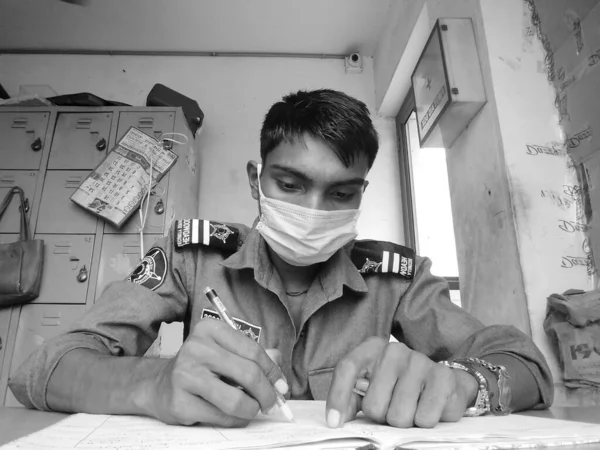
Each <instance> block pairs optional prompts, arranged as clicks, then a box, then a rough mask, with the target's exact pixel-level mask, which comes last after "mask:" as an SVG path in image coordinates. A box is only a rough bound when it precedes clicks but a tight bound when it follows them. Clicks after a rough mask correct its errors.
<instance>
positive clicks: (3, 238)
mask: <svg viewBox="0 0 600 450" xmlns="http://www.w3.org/2000/svg"><path fill="white" fill-rule="evenodd" d="M18 240H19V235H18V234H0V244H10V243H11V242H17V241H18Z"/></svg>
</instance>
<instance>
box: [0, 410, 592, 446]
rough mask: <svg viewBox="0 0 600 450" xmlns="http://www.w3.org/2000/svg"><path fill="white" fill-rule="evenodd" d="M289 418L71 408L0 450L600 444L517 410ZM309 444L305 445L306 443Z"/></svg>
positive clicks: (582, 428)
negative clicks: (181, 417)
mask: <svg viewBox="0 0 600 450" xmlns="http://www.w3.org/2000/svg"><path fill="white" fill-rule="evenodd" d="M289 405H290V407H291V408H292V410H293V412H294V416H295V420H296V423H289V422H286V421H285V419H284V418H283V417H281V416H278V415H275V416H273V417H270V416H259V417H257V418H256V419H255V420H253V421H252V422H251V423H250V424H249V425H248V427H246V428H237V429H231V428H217V427H208V426H201V425H198V426H193V427H181V426H172V425H165V424H163V423H161V422H158V421H156V420H154V419H149V418H143V417H134V416H107V415H90V414H76V415H73V416H70V417H68V418H66V419H65V420H63V421H61V422H58V423H57V424H55V425H53V426H50V427H48V428H46V429H44V430H41V431H39V432H37V433H34V434H31V435H29V436H27V437H24V438H22V439H19V440H17V441H13V442H12V443H9V444H7V445H5V446H3V447H1V448H2V449H3V450H11V449H28V450H47V449H48V450H50V449H58V448H60V449H70V448H77V449H104V450H109V449H114V450H137V449H211V450H220V449H269V448H290V449H292V448H294V449H296V448H327V449H333V448H355V447H357V446H360V445H366V444H368V443H370V442H371V443H377V444H378V445H380V446H381V448H382V449H392V448H394V447H395V446H398V445H402V446H403V447H405V448H428V449H431V448H435V449H449V448H453V449H463V448H464V449H471V448H473V449H487V448H492V447H493V448H495V449H502V448H526V447H539V446H558V445H573V444H583V443H593V442H600V426H599V425H597V424H587V423H580V422H569V421H563V420H555V419H542V418H537V417H528V416H521V415H509V416H483V417H475V418H463V419H462V420H461V421H459V422H458V423H441V424H438V425H437V426H436V427H435V428H433V429H419V428H411V429H397V428H392V427H389V426H383V425H376V424H374V423H372V422H370V421H368V420H365V419H358V420H355V421H351V422H348V423H347V424H345V426H344V427H343V428H341V429H335V430H332V429H329V428H327V425H326V423H325V402H319V401H291V402H289ZM311 443H312V444H311Z"/></svg>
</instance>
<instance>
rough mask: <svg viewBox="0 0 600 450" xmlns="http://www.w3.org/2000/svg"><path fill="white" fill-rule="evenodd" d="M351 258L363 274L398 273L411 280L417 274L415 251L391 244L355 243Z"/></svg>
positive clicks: (370, 241) (382, 242)
mask: <svg viewBox="0 0 600 450" xmlns="http://www.w3.org/2000/svg"><path fill="white" fill-rule="evenodd" d="M350 258H351V259H352V262H353V263H354V265H355V266H356V268H357V269H358V271H359V272H360V273H362V274H369V273H396V274H398V275H400V276H401V277H404V278H407V279H409V280H412V278H413V276H414V274H415V251H414V250H413V249H412V248H408V247H404V246H402V245H398V244H393V243H391V242H384V241H372V240H361V241H355V242H354V248H353V249H352V253H351V255H350Z"/></svg>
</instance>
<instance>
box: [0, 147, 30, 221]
mask: <svg viewBox="0 0 600 450" xmlns="http://www.w3.org/2000/svg"><path fill="white" fill-rule="evenodd" d="M0 141H2V138H1V137H0ZM37 179H38V171H37V170H31V171H27V170H0V202H1V201H2V199H4V196H5V195H6V194H7V193H8V191H9V190H10V189H12V188H13V187H15V186H19V187H20V188H22V189H23V192H25V202H26V208H27V205H28V206H29V209H28V211H27V214H28V218H29V219H30V222H31V206H32V205H33V201H34V198H33V196H34V194H35V186H36V184H37ZM20 202H21V200H20V198H19V196H18V195H14V196H13V198H12V201H11V203H10V205H9V206H8V209H7V210H6V212H5V213H4V215H3V216H2V218H1V219H0V233H18V232H19V228H20V227H21V212H20V209H19V208H20V207H21V203H20ZM30 231H32V232H33V228H31V225H30Z"/></svg>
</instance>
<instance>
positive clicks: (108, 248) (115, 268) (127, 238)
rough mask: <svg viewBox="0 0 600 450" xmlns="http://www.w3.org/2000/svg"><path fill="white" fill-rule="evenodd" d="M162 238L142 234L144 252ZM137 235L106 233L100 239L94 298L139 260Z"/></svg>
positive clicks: (122, 277) (121, 279) (128, 272)
mask: <svg viewBox="0 0 600 450" xmlns="http://www.w3.org/2000/svg"><path fill="white" fill-rule="evenodd" d="M161 238H162V235H157V234H154V235H151V234H145V235H144V252H147V251H148V250H150V247H152V245H153V244H154V243H155V242H156V241H158V240H159V239H161ZM140 259H141V258H140V238H139V235H126V234H124V235H118V234H112V235H109V234H106V235H104V239H103V240H102V251H101V253H100V266H99V267H98V282H97V284H96V297H95V298H96V300H95V301H98V299H99V297H100V295H101V294H102V292H104V289H106V287H107V286H108V285H109V283H112V282H113V281H123V280H124V279H125V278H127V276H128V275H129V274H130V273H131V272H132V271H133V269H135V266H136V265H137V264H138V262H140Z"/></svg>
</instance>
